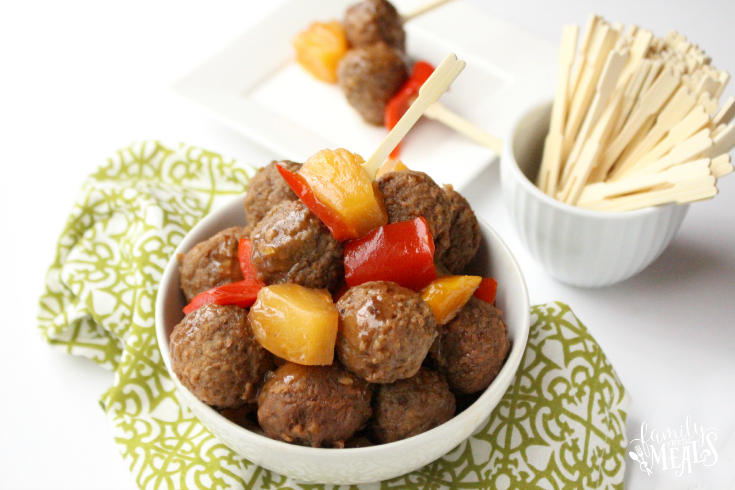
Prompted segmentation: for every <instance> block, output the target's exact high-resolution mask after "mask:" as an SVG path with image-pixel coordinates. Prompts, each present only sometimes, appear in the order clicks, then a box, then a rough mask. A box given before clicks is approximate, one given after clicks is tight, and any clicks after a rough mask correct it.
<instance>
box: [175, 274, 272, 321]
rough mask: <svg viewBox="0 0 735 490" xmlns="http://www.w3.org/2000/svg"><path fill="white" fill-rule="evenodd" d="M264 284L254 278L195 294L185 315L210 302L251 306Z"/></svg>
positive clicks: (185, 309) (185, 310) (186, 308)
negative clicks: (253, 279)
mask: <svg viewBox="0 0 735 490" xmlns="http://www.w3.org/2000/svg"><path fill="white" fill-rule="evenodd" d="M261 288H262V286H261V285H260V283H257V282H254V281H252V280H245V281H237V282H231V283H230V284H224V285H222V286H218V287H216V288H212V289H210V290H209V291H204V292H203V293H199V294H197V295H196V296H194V299H192V300H191V303H189V304H188V305H186V307H185V308H184V315H188V314H189V313H191V312H192V311H194V310H196V309H197V308H200V307H202V306H204V305H208V304H212V303H214V304H218V305H223V306H224V305H235V306H239V307H240V308H249V307H251V306H252V305H253V303H255V300H256V299H257V297H258V291H260V290H261Z"/></svg>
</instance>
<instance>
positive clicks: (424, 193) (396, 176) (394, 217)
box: [378, 170, 452, 257]
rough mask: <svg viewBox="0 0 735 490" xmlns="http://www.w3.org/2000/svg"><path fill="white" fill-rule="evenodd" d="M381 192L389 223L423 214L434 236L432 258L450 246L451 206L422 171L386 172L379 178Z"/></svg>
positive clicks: (440, 190) (437, 187)
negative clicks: (434, 248)
mask: <svg viewBox="0 0 735 490" xmlns="http://www.w3.org/2000/svg"><path fill="white" fill-rule="evenodd" d="M378 185H379V186H380V191H381V192H382V193H383V201H384V202H385V209H386V211H387V212H388V223H397V222H399V221H411V220H413V219H416V218H418V217H419V216H423V217H424V218H425V219H426V221H427V222H428V223H429V229H430V230H431V236H433V237H434V246H435V247H436V250H435V251H434V257H441V256H442V254H443V253H444V251H445V250H447V249H448V248H449V230H450V228H451V225H452V205H451V204H450V202H449V200H448V199H447V197H446V195H445V194H444V192H443V191H442V188H441V187H439V186H438V185H436V183H435V182H434V180H433V179H432V178H431V177H429V176H428V175H426V174H425V173H423V172H417V171H415V170H402V171H400V172H388V173H387V174H385V175H383V176H381V177H380V178H379V179H378Z"/></svg>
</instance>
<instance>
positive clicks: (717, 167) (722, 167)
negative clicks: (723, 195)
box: [710, 155, 735, 179]
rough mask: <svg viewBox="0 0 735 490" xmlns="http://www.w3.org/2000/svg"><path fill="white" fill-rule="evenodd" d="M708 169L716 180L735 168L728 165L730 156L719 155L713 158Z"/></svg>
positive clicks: (730, 164)
mask: <svg viewBox="0 0 735 490" xmlns="http://www.w3.org/2000/svg"><path fill="white" fill-rule="evenodd" d="M710 168H711V169H712V175H714V176H715V177H716V178H718V179H721V178H722V177H724V176H725V175H727V174H730V173H732V171H733V170H735V167H733V166H732V163H730V155H720V156H718V157H717V158H713V159H712V163H711V164H710Z"/></svg>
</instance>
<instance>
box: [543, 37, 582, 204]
mask: <svg viewBox="0 0 735 490" xmlns="http://www.w3.org/2000/svg"><path fill="white" fill-rule="evenodd" d="M578 36H579V27H578V26H575V25H573V26H565V27H564V31H563V32H562V36H561V47H560V49H559V77H558V80H557V86H556V97H555V98H554V105H553V107H552V109H551V122H550V123H549V134H548V135H547V136H546V142H545V144H544V156H543V159H542V160H541V170H540V171H539V174H538V178H537V182H536V185H537V186H538V187H539V189H541V190H542V191H543V192H545V193H546V194H548V195H549V196H553V195H554V194H555V193H556V187H557V185H558V180H559V172H560V168H561V163H562V162H561V158H562V144H563V141H564V122H565V120H566V117H567V111H568V108H569V97H568V95H569V92H568V89H567V86H568V85H569V77H570V75H571V69H572V64H573V63H574V48H575V47H576V45H577V37H578Z"/></svg>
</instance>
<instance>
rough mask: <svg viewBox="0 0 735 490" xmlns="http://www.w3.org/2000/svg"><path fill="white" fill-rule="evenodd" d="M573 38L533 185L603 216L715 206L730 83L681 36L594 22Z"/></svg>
mask: <svg viewBox="0 0 735 490" xmlns="http://www.w3.org/2000/svg"><path fill="white" fill-rule="evenodd" d="M578 37H579V27H578V26H566V27H565V28H564V32H563V34H562V41H561V48H560V53H559V79H558V84H557V91H556V98H555V99H554V105H553V108H552V112H551V122H550V127H549V134H548V136H547V137H546V144H545V146H544V154H543V160H542V162H541V168H540V170H539V174H538V178H537V181H536V185H537V186H538V187H539V188H540V189H541V190H542V191H543V192H545V193H546V194H548V195H549V196H552V197H554V198H556V199H558V200H560V201H562V202H565V203H567V204H571V205H576V206H579V207H583V208H587V209H594V210H600V211H630V210H633V209H640V208H645V207H648V206H656V205H660V204H666V203H672V202H677V203H686V202H692V201H698V200H702V199H709V198H712V197H714V196H715V195H716V194H717V179H719V178H721V177H723V176H725V175H727V174H729V173H730V172H732V171H733V165H732V163H731V162H730V157H729V155H728V152H729V151H730V150H732V149H733V147H735V123H733V122H732V120H733V119H735V98H734V97H730V98H729V99H728V100H727V101H726V102H725V103H724V104H723V105H722V106H721V107H720V103H719V99H720V96H721V95H722V92H723V91H724V89H725V86H726V85H727V82H728V81H729V80H730V75H729V74H728V73H727V72H726V71H718V70H716V69H715V68H714V67H713V66H712V64H711V59H710V58H708V57H707V56H706V55H705V53H704V51H702V50H701V49H700V48H699V47H698V46H695V45H694V44H691V43H689V42H687V40H686V38H685V37H684V36H682V35H681V34H679V33H678V32H671V33H670V34H669V35H667V36H666V37H665V38H658V37H655V36H654V35H653V34H652V33H651V32H650V31H647V30H645V29H640V28H638V27H637V26H634V25H633V26H630V27H628V28H627V29H625V28H624V26H623V25H622V24H619V23H615V24H609V23H607V22H605V20H604V19H602V18H601V17H598V16H596V15H592V16H590V18H589V21H588V23H587V26H586V30H585V33H584V35H582V39H581V41H579V43H578V39H577V38H578ZM578 44H579V45H578Z"/></svg>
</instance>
